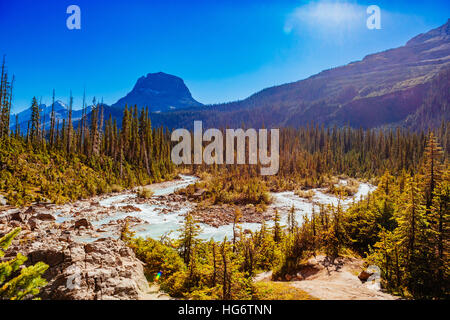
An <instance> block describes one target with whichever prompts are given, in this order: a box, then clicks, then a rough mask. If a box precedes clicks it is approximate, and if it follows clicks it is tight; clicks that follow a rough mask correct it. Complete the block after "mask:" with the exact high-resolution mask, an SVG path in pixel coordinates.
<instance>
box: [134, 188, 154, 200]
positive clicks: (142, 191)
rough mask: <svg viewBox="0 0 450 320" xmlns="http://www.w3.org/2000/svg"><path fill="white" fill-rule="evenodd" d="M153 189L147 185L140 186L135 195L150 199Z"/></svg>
mask: <svg viewBox="0 0 450 320" xmlns="http://www.w3.org/2000/svg"><path fill="white" fill-rule="evenodd" d="M153 194H154V192H153V190H152V189H150V188H148V187H141V188H138V190H137V196H138V197H139V198H142V199H150V198H151V197H153Z"/></svg>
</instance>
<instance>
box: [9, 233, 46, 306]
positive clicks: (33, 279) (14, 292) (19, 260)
mask: <svg viewBox="0 0 450 320" xmlns="http://www.w3.org/2000/svg"><path fill="white" fill-rule="evenodd" d="M20 231H21V229H20V228H16V229H14V230H13V231H11V232H10V233H8V234H7V235H6V236H4V237H3V238H0V257H3V256H4V255H5V253H4V252H3V251H2V250H6V249H8V247H9V246H10V245H11V242H12V240H13V239H14V238H15V237H16V236H17V235H18V234H19V232H20ZM25 261H27V257H25V256H23V255H21V254H20V253H18V254H17V256H16V257H15V258H14V259H12V260H9V261H4V262H2V263H0V299H9V300H23V299H29V298H32V297H33V296H35V295H37V294H38V293H39V288H41V287H43V286H45V285H46V284H47V281H45V279H43V278H41V276H42V275H43V274H44V272H45V271H46V270H47V268H48V265H46V264H45V263H43V262H38V263H36V264H35V265H32V266H29V267H22V265H23V264H24V263H25Z"/></svg>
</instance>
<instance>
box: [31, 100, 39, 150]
mask: <svg viewBox="0 0 450 320" xmlns="http://www.w3.org/2000/svg"><path fill="white" fill-rule="evenodd" d="M29 138H30V140H31V142H32V143H34V144H39V143H40V141H39V140H40V114H39V105H38V102H37V100H36V97H33V101H32V103H31V132H30V137H29Z"/></svg>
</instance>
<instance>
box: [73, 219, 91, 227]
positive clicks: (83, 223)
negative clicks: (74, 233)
mask: <svg viewBox="0 0 450 320" xmlns="http://www.w3.org/2000/svg"><path fill="white" fill-rule="evenodd" d="M81 227H84V228H86V229H91V228H92V224H91V223H90V222H89V221H88V220H87V219H85V218H83V219H80V220H77V221H75V225H74V228H75V229H79V228H81Z"/></svg>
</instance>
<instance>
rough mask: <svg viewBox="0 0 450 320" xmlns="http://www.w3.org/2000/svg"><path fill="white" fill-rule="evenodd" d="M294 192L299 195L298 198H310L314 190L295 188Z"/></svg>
mask: <svg viewBox="0 0 450 320" xmlns="http://www.w3.org/2000/svg"><path fill="white" fill-rule="evenodd" d="M294 193H295V194H296V195H297V196H299V197H300V198H306V199H311V198H312V197H314V191H313V190H300V189H297V190H295V191H294Z"/></svg>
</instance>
